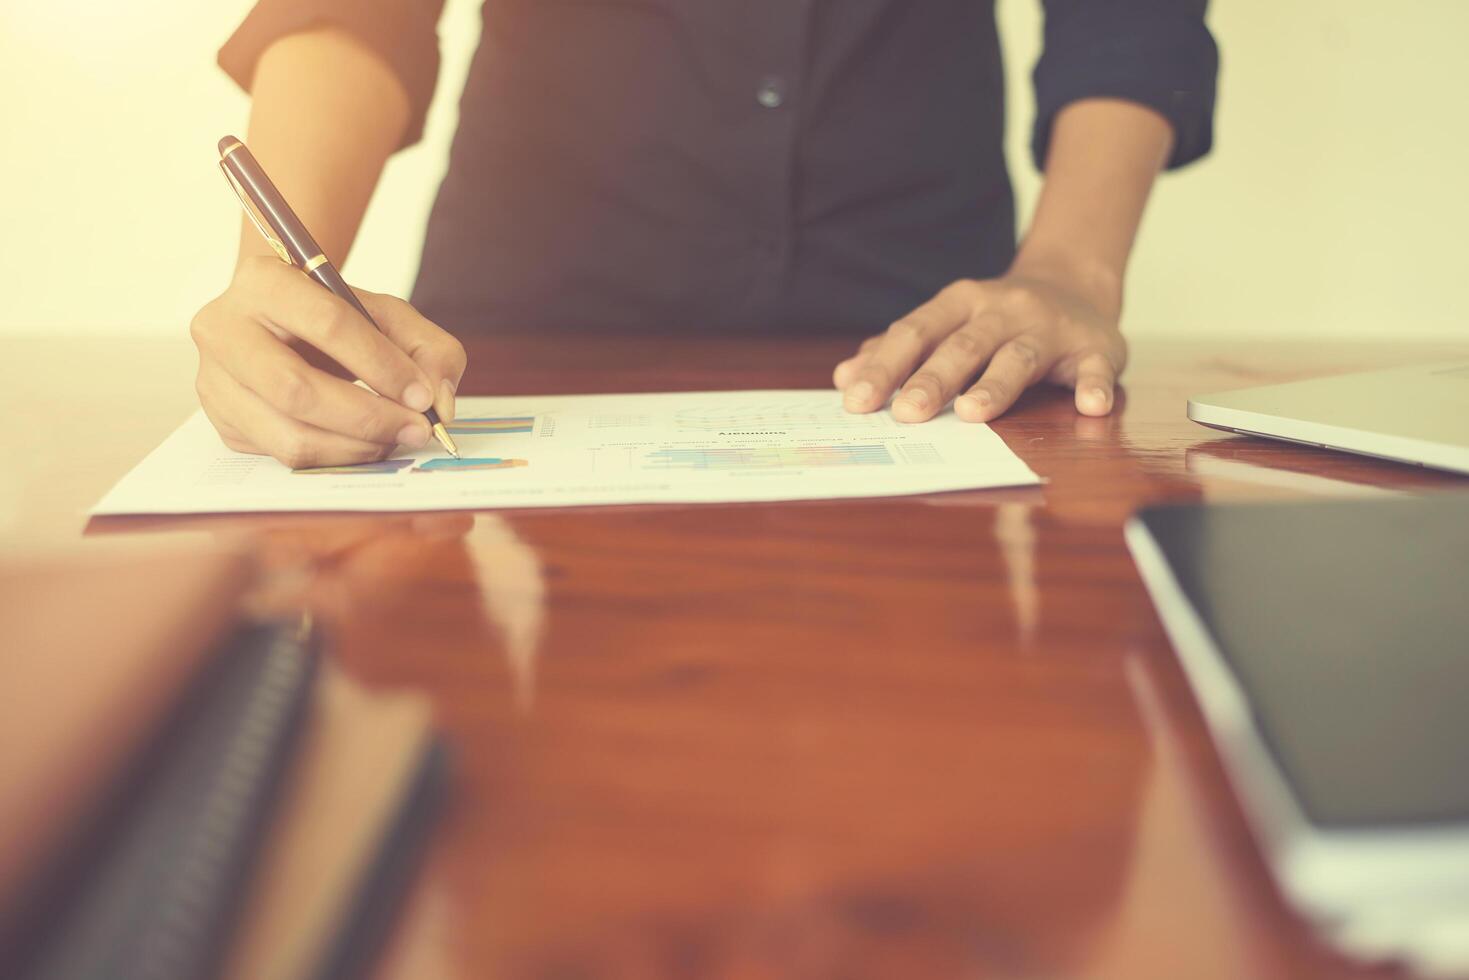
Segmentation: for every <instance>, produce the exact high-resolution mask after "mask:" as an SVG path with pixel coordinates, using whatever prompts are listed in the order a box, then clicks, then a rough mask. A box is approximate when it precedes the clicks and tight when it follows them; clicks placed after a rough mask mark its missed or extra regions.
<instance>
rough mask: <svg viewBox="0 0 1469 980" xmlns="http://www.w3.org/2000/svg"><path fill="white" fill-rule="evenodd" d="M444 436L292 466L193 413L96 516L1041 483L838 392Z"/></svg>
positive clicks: (976, 444)
mask: <svg viewBox="0 0 1469 980" xmlns="http://www.w3.org/2000/svg"><path fill="white" fill-rule="evenodd" d="M457 408H458V414H457V416H456V418H455V419H454V420H453V421H452V422H450V423H448V429H449V431H450V432H451V433H453V435H454V438H455V441H456V442H457V443H458V445H459V449H460V452H461V454H462V457H463V458H461V459H454V458H453V457H450V456H448V455H447V454H445V453H444V452H443V451H442V450H441V449H440V448H439V447H438V446H437V445H436V444H434V445H430V446H427V447H425V448H423V449H421V450H418V451H416V452H411V451H401V452H397V453H393V454H391V455H390V456H389V458H387V459H384V460H381V461H377V462H372V463H363V464H360V465H349V466H328V467H320V468H316V469H309V470H291V469H289V468H287V467H285V466H283V465H281V464H280V463H278V462H276V461H275V460H273V459H270V458H268V457H262V456H249V455H245V454H242V453H235V452H231V451H230V450H228V449H227V448H225V447H224V445H223V444H222V443H221V442H220V439H219V436H218V435H217V434H216V433H215V431H214V429H213V427H212V426H211V425H210V424H209V421H208V419H206V418H205V417H204V415H203V413H196V414H195V415H194V416H193V417H192V418H190V419H189V420H188V421H187V422H185V423H184V425H183V426H181V427H180V428H179V429H178V430H177V431H176V432H174V434H173V435H171V436H170V437H169V438H168V439H167V440H166V441H165V442H164V443H163V445H161V446H159V447H158V449H156V450H154V452H153V453H151V454H150V455H149V456H148V457H147V458H146V459H144V460H143V461H142V462H141V463H139V464H138V466H137V467H135V468H134V469H133V471H132V472H131V473H129V474H128V475H127V476H126V477H124V478H123V479H122V481H120V482H119V483H118V484H117V486H116V487H114V488H113V489H112V491H111V492H110V493H108V495H107V496H106V497H105V498H104V499H103V500H102V501H101V502H100V503H99V504H98V505H97V507H96V508H94V511H93V512H94V513H97V514H139V513H151V514H159V513H175V514H177V513H224V512H246V511H364V510H380V511H404V510H458V509H485V508H500V507H564V506H574V505H587V504H604V505H605V504H623V503H628V504H632V503H643V504H646V503H717V502H731V501H757V500H806V499H821V498H842V497H881V496H898V495H904V494H915V493H932V492H938V491H946V490H968V489H978V488H984V487H997V486H1018V485H1024V484H1033V483H1037V482H1039V478H1038V477H1037V476H1036V475H1035V474H1034V473H1033V472H1032V471H1031V470H1030V468H1029V467H1028V466H1027V465H1026V464H1025V463H1024V462H1023V461H1022V460H1021V459H1020V458H1019V457H1018V456H1016V455H1015V454H1014V453H1013V452H1012V451H1011V450H1010V449H1009V448H1008V447H1007V446H1006V445H1005V443H1004V442H1003V441H1002V440H1001V439H1000V437H999V436H998V435H996V434H995V432H994V430H992V429H991V428H990V427H989V426H987V425H981V424H975V423H968V422H961V421H959V419H957V418H956V417H955V416H954V415H953V414H952V413H945V414H944V415H941V416H939V417H938V418H936V419H934V420H932V421H929V422H925V423H922V424H918V425H906V424H903V423H900V422H897V421H896V420H894V419H893V417H892V415H891V413H890V412H888V411H881V412H874V413H872V414H869V415H853V414H850V413H848V412H846V411H845V410H844V409H843V408H842V405H841V395H840V394H839V393H838V392H836V391H734V392H670V393H664V394H637V395H558V396H545V397H534V398H461V399H459V403H458V406H457Z"/></svg>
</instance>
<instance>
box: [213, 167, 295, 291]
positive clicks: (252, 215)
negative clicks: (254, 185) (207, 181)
mask: <svg viewBox="0 0 1469 980" xmlns="http://www.w3.org/2000/svg"><path fill="white" fill-rule="evenodd" d="M219 171H220V173H222V174H224V179H225V180H226V181H228V182H229V185H230V190H232V191H234V192H235V197H237V198H239V199H240V207H242V208H244V209H245V215H246V217H248V218H249V219H250V223H251V224H252V225H254V226H255V230H256V231H258V232H260V236H261V237H262V238H264V239H265V241H266V242H267V243H268V244H269V245H270V247H271V248H273V249H275V254H276V255H279V256H280V259H281V261H282V262H284V263H285V264H286V265H291V266H293V265H295V264H296V263H294V262H292V261H291V255H290V253H289V252H287V251H286V246H285V245H283V244H282V243H281V240H280V239H279V238H276V237H275V236H274V235H272V234H271V233H270V229H269V228H267V227H266V224H265V221H264V219H262V218H261V217H260V214H259V213H258V212H257V211H256V210H255V206H254V205H253V204H251V203H250V198H249V196H248V195H247V194H246V193H245V189H244V188H243V187H241V186H240V182H239V181H237V180H235V175H234V174H232V173H230V169H229V167H226V166H225V165H224V161H223V160H221V161H219Z"/></svg>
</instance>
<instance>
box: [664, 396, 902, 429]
mask: <svg viewBox="0 0 1469 980" xmlns="http://www.w3.org/2000/svg"><path fill="white" fill-rule="evenodd" d="M673 424H674V425H675V426H676V427H677V428H679V429H680V430H683V431H687V432H721V431H722V432H747V431H762V430H770V431H776V432H798V431H802V430H811V429H841V430H844V431H850V430H853V429H861V430H868V431H871V430H873V429H887V428H892V427H893V426H894V425H895V424H896V423H894V422H893V420H892V417H891V416H890V415H888V413H887V412H874V413H872V414H870V415H854V414H852V413H851V412H848V411H846V410H845V409H843V408H842V407H841V406H840V405H834V404H832V402H831V400H830V399H809V400H803V401H771V402H763V403H757V404H753V405H751V404H746V405H731V406H728V407H709V408H684V409H680V410H678V411H676V412H674V414H673Z"/></svg>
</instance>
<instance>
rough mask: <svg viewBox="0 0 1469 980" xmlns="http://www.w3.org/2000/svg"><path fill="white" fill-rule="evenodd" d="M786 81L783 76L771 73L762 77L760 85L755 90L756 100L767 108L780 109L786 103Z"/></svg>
mask: <svg viewBox="0 0 1469 980" xmlns="http://www.w3.org/2000/svg"><path fill="white" fill-rule="evenodd" d="M785 100H786V83H785V80H784V79H782V78H778V77H776V76H775V75H771V76H769V77H768V78H765V79H762V80H761V82H760V87H759V88H758V89H756V90H755V101H756V102H759V103H760V104H761V105H763V106H764V107H765V108H767V109H779V108H780V107H781V106H782V105H784V104H785Z"/></svg>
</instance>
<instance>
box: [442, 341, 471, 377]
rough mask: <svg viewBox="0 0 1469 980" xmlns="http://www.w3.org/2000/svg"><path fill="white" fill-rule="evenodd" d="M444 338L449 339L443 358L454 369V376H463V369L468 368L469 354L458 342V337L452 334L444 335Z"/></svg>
mask: <svg viewBox="0 0 1469 980" xmlns="http://www.w3.org/2000/svg"><path fill="white" fill-rule="evenodd" d="M445 336H447V337H448V338H449V339H448V341H447V345H446V350H445V354H444V356H445V357H446V358H448V361H449V366H450V367H451V368H453V369H454V373H455V375H460V374H463V373H464V369H465V368H466V367H468V366H469V352H468V351H466V350H465V349H464V344H463V343H461V342H460V340H459V338H458V337H455V336H453V335H452V334H446V335H445Z"/></svg>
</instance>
